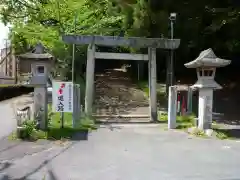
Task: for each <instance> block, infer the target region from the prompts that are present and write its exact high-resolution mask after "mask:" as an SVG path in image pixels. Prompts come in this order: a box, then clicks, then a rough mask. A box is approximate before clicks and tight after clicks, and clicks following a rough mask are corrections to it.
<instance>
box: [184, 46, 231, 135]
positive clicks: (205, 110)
mask: <svg viewBox="0 0 240 180" xmlns="http://www.w3.org/2000/svg"><path fill="white" fill-rule="evenodd" d="M230 63H231V61H230V60H225V59H220V58H218V57H216V55H215V54H214V52H213V50H212V49H211V48H210V49H207V50H205V51H202V52H201V53H200V55H199V56H198V58H197V59H195V60H194V61H191V62H189V63H186V64H184V65H185V66H186V67H187V68H196V69H197V77H198V81H197V82H196V83H195V84H194V85H193V86H192V88H197V89H198V90H199V102H198V128H199V129H200V130H208V129H211V125H212V105H213V90H214V89H222V86H221V85H219V84H218V83H217V82H216V81H215V80H214V77H215V72H216V68H219V67H225V66H227V65H229V64H230Z"/></svg>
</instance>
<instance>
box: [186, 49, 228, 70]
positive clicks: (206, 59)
mask: <svg viewBox="0 0 240 180" xmlns="http://www.w3.org/2000/svg"><path fill="white" fill-rule="evenodd" d="M230 63H231V61H230V60H225V59H220V58H218V57H217V56H216V55H215V54H214V52H213V50H212V49H211V48H209V49H207V50H205V51H202V52H201V53H200V55H199V56H198V57H197V59H195V60H193V61H191V62H189V63H186V64H184V66H185V67H187V68H199V67H212V68H214V67H215V68H218V67H224V66H227V65H229V64H230Z"/></svg>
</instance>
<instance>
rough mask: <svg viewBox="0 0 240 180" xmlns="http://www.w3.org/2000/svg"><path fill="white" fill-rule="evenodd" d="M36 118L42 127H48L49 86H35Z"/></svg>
mask: <svg viewBox="0 0 240 180" xmlns="http://www.w3.org/2000/svg"><path fill="white" fill-rule="evenodd" d="M34 119H35V120H36V121H37V123H38V125H39V128H40V129H43V130H44V129H46V128H47V120H48V101H47V87H35V88H34Z"/></svg>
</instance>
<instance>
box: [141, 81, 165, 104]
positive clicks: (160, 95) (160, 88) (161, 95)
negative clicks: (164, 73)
mask: <svg viewBox="0 0 240 180" xmlns="http://www.w3.org/2000/svg"><path fill="white" fill-rule="evenodd" d="M137 85H138V87H139V88H140V89H141V90H142V91H143V92H144V93H145V94H146V96H147V97H149V86H148V82H146V81H140V82H137ZM165 90H166V88H165V85H163V84H157V101H158V102H159V103H160V104H161V106H162V107H167V103H168V99H167V94H166V91H165Z"/></svg>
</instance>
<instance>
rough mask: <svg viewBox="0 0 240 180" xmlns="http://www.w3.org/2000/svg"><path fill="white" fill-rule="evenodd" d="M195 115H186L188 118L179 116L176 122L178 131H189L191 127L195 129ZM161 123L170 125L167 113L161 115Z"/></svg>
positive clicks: (159, 118)
mask: <svg viewBox="0 0 240 180" xmlns="http://www.w3.org/2000/svg"><path fill="white" fill-rule="evenodd" d="M194 118H195V116H194V115H186V116H177V118H176V122H177V129H187V128H190V127H193V126H194V124H195V120H194ZM158 120H159V122H161V123H166V124H167V123H168V116H167V114H166V113H165V114H164V113H161V114H160V113H159V117H158Z"/></svg>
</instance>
